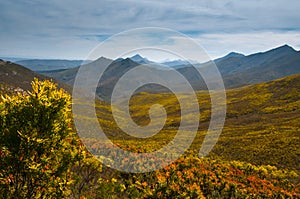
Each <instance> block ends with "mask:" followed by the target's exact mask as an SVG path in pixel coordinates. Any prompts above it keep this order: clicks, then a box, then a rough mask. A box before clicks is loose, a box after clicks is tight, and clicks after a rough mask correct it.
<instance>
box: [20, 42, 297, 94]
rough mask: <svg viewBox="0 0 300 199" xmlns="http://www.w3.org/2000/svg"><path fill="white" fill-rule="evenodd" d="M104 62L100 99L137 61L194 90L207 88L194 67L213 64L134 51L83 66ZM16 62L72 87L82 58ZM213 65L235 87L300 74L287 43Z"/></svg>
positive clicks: (233, 54)
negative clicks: (178, 77)
mask: <svg viewBox="0 0 300 199" xmlns="http://www.w3.org/2000/svg"><path fill="white" fill-rule="evenodd" d="M107 62H110V63H111V64H110V66H109V67H108V69H107V70H106V72H105V74H104V76H103V77H102V78H101V81H100V82H99V85H98V88H97V93H98V95H99V96H101V97H103V98H109V96H110V95H111V89H112V88H113V87H114V85H115V83H116V82H117V81H118V79H119V78H120V77H121V76H123V74H124V73H126V72H127V71H129V70H130V69H133V68H135V67H136V66H138V65H140V64H146V65H148V67H149V70H151V72H154V73H155V74H157V76H158V77H159V78H161V79H165V78H168V74H169V72H170V68H175V69H176V70H177V71H179V72H180V73H181V74H182V75H184V76H185V78H186V79H187V80H188V81H189V82H190V84H191V85H192V87H193V88H194V89H196V90H200V89H206V84H205V83H204V81H203V79H202V77H201V75H200V74H199V73H198V72H197V71H196V70H195V68H194V67H197V68H198V69H199V70H204V69H205V68H206V67H211V66H212V64H213V63H212V62H206V63H201V64H200V63H195V62H194V63H193V62H192V64H193V66H194V67H192V66H191V62H189V61H183V60H175V61H168V62H164V63H155V62H153V61H151V60H148V59H147V58H144V57H142V56H141V55H138V54H137V55H134V56H132V57H129V58H125V59H124V58H119V59H116V60H110V59H107V58H104V57H101V58H99V59H97V60H95V61H92V62H89V63H86V64H84V65H88V64H93V65H95V64H96V65H97V66H99V67H103V63H107ZM16 63H19V64H21V65H25V66H26V67H28V68H31V69H32V70H34V71H38V72H39V73H40V74H43V75H46V76H49V77H52V78H54V79H56V80H58V81H61V82H64V83H67V84H69V85H70V86H72V85H73V83H74V80H75V77H76V74H77V71H78V69H79V65H81V64H82V60H73V61H72V60H21V61H17V62H16ZM214 64H216V66H217V67H218V69H219V71H220V73H221V75H222V77H223V81H224V85H225V87H226V88H235V87H241V86H244V85H250V84H256V83H260V82H266V81H270V80H274V79H278V78H281V77H285V76H289V75H293V74H300V52H299V51H296V50H294V49H293V48H292V47H290V46H288V45H284V46H280V47H278V48H275V49H272V50H269V51H266V52H259V53H255V54H251V55H248V56H245V55H243V54H240V53H236V52H231V53H229V54H228V55H226V56H224V57H221V58H218V59H215V60H214ZM147 73H149V71H147V70H146V71H145V74H147ZM142 78H143V77H136V78H135V79H133V80H132V81H139V79H142ZM178 86H180V84H178ZM143 89H144V90H145V91H148V92H162V91H167V90H166V89H165V88H162V87H160V86H157V85H148V86H146V87H144V88H143Z"/></svg>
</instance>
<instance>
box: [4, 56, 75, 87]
mask: <svg viewBox="0 0 300 199" xmlns="http://www.w3.org/2000/svg"><path fill="white" fill-rule="evenodd" d="M34 77H37V78H38V79H39V80H46V79H50V78H49V77H47V76H44V75H41V74H37V73H35V72H33V71H31V70H29V69H27V68H25V67H23V66H21V65H18V64H15V63H12V62H6V61H3V60H0V82H1V84H2V85H6V86H5V88H4V89H3V90H5V89H8V88H10V90H15V89H16V90H19V91H21V90H30V89H31V82H32V80H33V79H34ZM56 83H58V86H59V87H62V88H64V89H66V90H67V91H71V89H70V87H69V86H67V85H65V84H63V83H60V82H57V81H56Z"/></svg>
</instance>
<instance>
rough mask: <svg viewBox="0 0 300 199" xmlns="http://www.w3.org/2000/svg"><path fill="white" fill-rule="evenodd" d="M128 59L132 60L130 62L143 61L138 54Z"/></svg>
mask: <svg viewBox="0 0 300 199" xmlns="http://www.w3.org/2000/svg"><path fill="white" fill-rule="evenodd" d="M130 59H132V60H142V59H145V58H143V57H142V56H141V55H140V54H136V55H134V56H132V57H130Z"/></svg>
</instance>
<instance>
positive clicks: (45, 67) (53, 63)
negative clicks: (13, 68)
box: [15, 59, 84, 72]
mask: <svg viewBox="0 0 300 199" xmlns="http://www.w3.org/2000/svg"><path fill="white" fill-rule="evenodd" d="M83 62H84V61H83V60H61V59H26V60H18V61H16V62H15V63H16V64H20V65H22V66H25V67H26V68H28V69H30V70H32V71H35V72H39V71H51V70H62V69H70V68H74V67H77V66H80V65H81V64H82V63H83Z"/></svg>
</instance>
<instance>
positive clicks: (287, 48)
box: [273, 44, 296, 52]
mask: <svg viewBox="0 0 300 199" xmlns="http://www.w3.org/2000/svg"><path fill="white" fill-rule="evenodd" d="M273 50H274V51H276V50H277V51H278V50H284V51H291V52H292V51H293V52H296V50H295V49H294V48H293V47H291V46H289V45H287V44H284V45H282V46H279V47H277V48H274V49H273Z"/></svg>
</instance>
